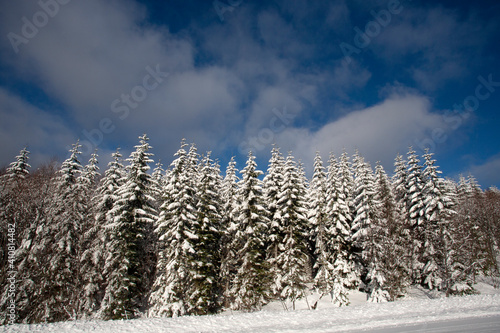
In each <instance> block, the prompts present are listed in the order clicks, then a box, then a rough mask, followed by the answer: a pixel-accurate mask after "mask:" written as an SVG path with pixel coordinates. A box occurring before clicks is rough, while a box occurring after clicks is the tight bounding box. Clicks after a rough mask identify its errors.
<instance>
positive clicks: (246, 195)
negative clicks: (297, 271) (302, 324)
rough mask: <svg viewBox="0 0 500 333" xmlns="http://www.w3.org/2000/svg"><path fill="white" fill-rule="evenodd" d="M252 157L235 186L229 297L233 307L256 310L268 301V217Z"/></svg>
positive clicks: (257, 171) (257, 172) (249, 158)
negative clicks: (234, 230) (233, 236)
mask: <svg viewBox="0 0 500 333" xmlns="http://www.w3.org/2000/svg"><path fill="white" fill-rule="evenodd" d="M256 166H257V165H256V163H255V156H253V155H252V153H251V152H250V153H249V155H248V160H247V162H246V166H245V168H244V169H243V170H242V171H241V174H242V179H241V182H240V186H239V189H238V206H237V214H236V224H237V230H236V233H235V238H234V240H233V245H232V248H234V249H237V251H236V253H235V259H234V261H235V263H236V267H238V269H237V271H236V274H235V276H234V278H233V281H232V283H231V290H230V292H229V297H230V299H231V308H232V309H235V310H243V311H253V310H259V309H260V308H261V307H262V306H263V305H264V304H265V303H266V302H267V300H268V294H269V279H270V277H269V272H268V270H269V268H268V265H267V262H266V260H265V259H266V258H265V235H266V233H267V232H268V223H269V219H268V218H267V216H268V214H269V213H268V212H267V211H266V209H265V206H264V202H263V195H262V184H261V181H260V180H259V178H258V177H259V176H260V175H261V174H262V171H260V170H257V169H256Z"/></svg>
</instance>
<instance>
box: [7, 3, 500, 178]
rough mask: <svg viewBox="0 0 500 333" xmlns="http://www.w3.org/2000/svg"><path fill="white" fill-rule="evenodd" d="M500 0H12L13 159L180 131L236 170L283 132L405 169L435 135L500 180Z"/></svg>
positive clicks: (105, 147)
mask: <svg viewBox="0 0 500 333" xmlns="http://www.w3.org/2000/svg"><path fill="white" fill-rule="evenodd" d="M499 23H500V5H498V4H497V2H496V1H473V2H465V1H458V2H457V1H433V2H429V1H385V0H384V1H361V0H353V1H316V2H311V1H305V0H304V1H285V0H283V1H245V0H241V1H239V0H231V1H228V0H223V1H214V2H212V1H189V0H184V1H177V0H175V1H147V0H141V1H132V0H112V1H97V0H87V1H76V0H73V1H68V0H42V1H6V0H0V33H1V36H3V37H2V38H1V41H0V140H1V142H2V144H1V146H0V166H5V165H7V164H8V163H10V162H11V161H12V159H13V158H14V156H15V155H16V154H17V152H18V151H19V150H20V149H21V148H22V147H23V146H24V145H26V144H28V145H29V149H30V151H31V152H32V160H31V163H32V164H33V165H35V166H36V165H38V164H40V163H42V162H44V161H47V160H49V159H50V158H52V157H54V156H55V157H58V158H59V159H63V158H65V157H66V150H67V148H68V146H69V145H70V144H71V143H73V142H75V141H76V140H77V139H78V138H79V139H80V140H81V141H82V142H83V144H84V147H83V149H84V153H85V155H84V156H83V157H82V160H84V161H85V160H87V159H88V157H89V156H88V153H89V152H90V151H92V150H93V149H94V148H96V147H97V148H98V149H99V155H100V156H101V158H100V159H101V164H102V165H105V164H106V163H107V161H108V160H109V154H110V153H111V152H112V151H114V150H115V148H116V147H118V146H120V147H122V149H123V150H124V153H125V154H128V153H129V152H130V150H131V149H132V147H133V145H135V144H136V143H137V137H138V136H139V135H140V134H142V133H144V132H145V133H147V134H148V135H149V136H150V138H151V141H150V142H151V144H152V146H153V147H154V150H153V152H154V153H155V160H158V159H161V160H162V161H163V162H164V163H165V164H169V163H170V161H171V160H172V155H173V153H174V152H175V151H176V150H177V148H178V146H179V142H180V140H181V139H182V138H183V137H185V138H186V139H187V140H188V142H195V143H196V144H197V146H198V148H199V151H200V152H204V151H207V150H211V151H213V156H214V157H218V158H219V159H220V162H221V164H222V168H225V164H226V163H227V161H228V160H229V158H230V157H231V156H232V155H234V156H236V159H237V161H238V162H239V165H238V166H239V167H240V168H242V167H243V163H244V161H245V159H246V157H245V155H246V151H247V150H249V149H251V150H253V151H254V152H255V153H256V154H257V156H258V163H259V167H260V169H263V170H264V169H265V168H266V167H267V159H268V157H269V150H270V147H271V145H272V143H277V144H278V145H279V146H281V148H282V151H284V152H286V151H288V150H292V151H293V152H294V155H295V156H296V157H297V158H300V159H302V161H303V162H304V164H305V166H306V169H307V170H311V168H312V160H313V156H314V153H315V151H316V150H319V151H321V153H322V155H323V157H324V158H325V159H326V158H327V155H328V153H329V152H330V151H333V152H334V153H335V154H336V155H339V154H341V153H342V150H343V149H344V148H345V149H347V151H348V152H349V153H353V152H354V149H359V151H360V153H361V154H362V155H363V156H365V158H366V159H367V160H369V161H370V162H371V163H372V165H374V164H375V162H376V161H377V160H380V161H382V163H383V165H384V166H385V168H386V169H387V170H388V171H389V172H392V170H393V166H392V164H393V160H394V157H395V156H396V154H397V153H402V154H406V152H407V150H408V146H410V145H411V146H413V147H414V148H415V149H416V150H417V152H419V153H422V149H424V148H425V147H430V148H431V150H432V151H433V152H435V154H436V155H435V157H436V159H437V160H438V163H437V164H438V165H439V166H440V167H441V169H442V170H443V174H444V175H445V176H449V177H453V178H456V177H457V176H458V175H459V174H461V173H463V174H468V173H469V172H471V173H472V174H473V175H475V176H476V177H477V178H478V180H479V181H480V183H481V185H482V186H483V187H488V186H490V185H496V186H500V173H499V172H498V171H499V170H500V144H499V143H500V134H499V132H500V131H499V130H498V129H499V128H500V116H499V111H500V66H499V65H498V59H500V47H499V43H498V41H499V40H500V29H499Z"/></svg>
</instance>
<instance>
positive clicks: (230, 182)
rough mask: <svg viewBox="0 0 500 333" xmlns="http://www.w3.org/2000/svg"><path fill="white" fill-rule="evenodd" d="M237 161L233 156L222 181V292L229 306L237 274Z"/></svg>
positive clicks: (224, 302) (225, 302)
mask: <svg viewBox="0 0 500 333" xmlns="http://www.w3.org/2000/svg"><path fill="white" fill-rule="evenodd" d="M237 171H238V170H237V169H236V162H235V160H234V157H231V160H230V161H229V163H228V165H227V168H226V176H225V177H224V181H223V182H222V189H221V200H222V222H221V223H222V225H221V228H220V231H221V272H220V280H221V282H220V283H221V288H222V291H221V294H222V295H223V306H224V307H228V306H229V304H230V302H229V294H228V293H229V291H230V290H231V280H232V277H233V276H234V275H235V274H236V270H237V267H236V263H235V262H234V259H235V253H236V251H237V249H234V248H232V247H231V245H232V244H233V239H234V236H235V233H236V229H237V225H236V223H235V222H236V207H237V202H238V200H237V194H238V180H239V178H238V176H237Z"/></svg>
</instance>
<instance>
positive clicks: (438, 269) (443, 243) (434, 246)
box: [422, 151, 456, 294]
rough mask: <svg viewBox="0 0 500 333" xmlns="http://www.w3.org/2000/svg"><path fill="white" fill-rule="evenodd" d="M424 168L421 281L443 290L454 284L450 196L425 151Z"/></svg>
mask: <svg viewBox="0 0 500 333" xmlns="http://www.w3.org/2000/svg"><path fill="white" fill-rule="evenodd" d="M424 158H425V169H424V172H423V179H424V181H425V185H424V188H423V193H424V196H425V197H424V205H425V215H424V217H425V220H424V237H423V239H424V251H423V254H422V262H423V263H424V264H425V266H424V267H423V270H422V280H423V281H422V282H423V284H424V285H426V286H427V287H428V288H429V289H439V290H440V289H444V290H446V292H447V294H448V293H449V292H450V290H451V288H452V287H453V285H454V284H455V283H454V282H453V275H456V274H454V272H453V270H454V266H455V264H454V259H455V258H454V255H453V250H452V243H453V231H452V230H451V228H452V224H451V221H452V215H453V214H454V213H455V212H454V211H453V209H452V208H453V200H452V198H450V193H448V192H447V188H446V187H445V183H444V181H443V180H442V179H440V178H439V177H438V174H439V173H441V172H440V171H439V170H437V167H436V166H435V165H434V164H435V160H433V159H432V154H431V153H429V152H428V151H427V152H426V154H425V155H424Z"/></svg>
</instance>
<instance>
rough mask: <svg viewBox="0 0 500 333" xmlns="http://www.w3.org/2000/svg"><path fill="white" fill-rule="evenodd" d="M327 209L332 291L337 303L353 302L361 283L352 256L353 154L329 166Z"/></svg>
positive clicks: (345, 154) (340, 304) (333, 298)
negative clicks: (353, 292) (352, 293)
mask: <svg viewBox="0 0 500 333" xmlns="http://www.w3.org/2000/svg"><path fill="white" fill-rule="evenodd" d="M328 171H329V172H328V178H329V180H328V182H329V186H328V192H327V209H328V215H329V218H330V219H331V220H332V224H333V228H334V231H333V234H334V238H333V239H332V250H333V253H334V258H333V264H332V266H333V269H332V274H331V275H332V276H333V283H332V290H331V291H330V294H331V296H332V303H333V304H335V305H337V306H346V305H348V304H349V300H348V298H347V295H348V292H349V290H351V289H354V288H356V287H357V286H358V285H359V276H358V275H357V274H356V269H355V263H354V259H353V255H352V238H351V229H352V216H351V210H350V202H351V197H352V183H353V179H352V173H351V169H350V164H349V157H348V156H347V153H346V152H345V151H344V153H343V154H342V156H341V158H340V161H339V163H338V165H337V166H335V165H331V163H330V165H329V170H328Z"/></svg>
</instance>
